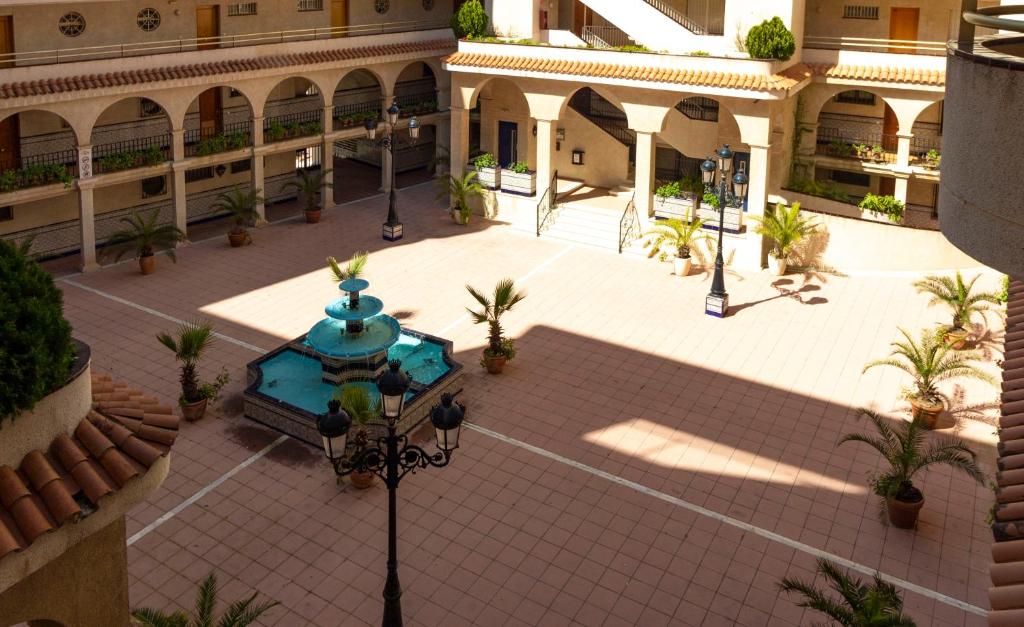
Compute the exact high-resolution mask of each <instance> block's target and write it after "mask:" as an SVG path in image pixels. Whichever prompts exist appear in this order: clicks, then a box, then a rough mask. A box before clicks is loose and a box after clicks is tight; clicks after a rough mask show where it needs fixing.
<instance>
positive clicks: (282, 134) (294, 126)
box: [263, 110, 324, 143]
mask: <svg viewBox="0 0 1024 627" xmlns="http://www.w3.org/2000/svg"><path fill="white" fill-rule="evenodd" d="M323 132H324V124H323V112H322V111H320V110H315V111H298V112H295V113H282V114H280V115H274V116H268V117H266V118H265V119H264V120H263V141H264V142H265V143H272V142H278V141H282V140H285V139H292V138H295V137H308V136H310V135H320V134H322V133H323Z"/></svg>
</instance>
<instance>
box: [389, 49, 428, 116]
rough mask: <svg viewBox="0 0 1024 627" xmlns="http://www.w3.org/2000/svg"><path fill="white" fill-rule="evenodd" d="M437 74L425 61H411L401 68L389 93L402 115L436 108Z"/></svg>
mask: <svg viewBox="0 0 1024 627" xmlns="http://www.w3.org/2000/svg"><path fill="white" fill-rule="evenodd" d="M438 76H439V74H438V73H437V71H435V70H434V68H433V67H432V66H431V64H430V63H427V62H426V61H413V62H412V63H409V64H408V65H406V66H405V67H403V68H402V70H401V71H400V72H399V73H398V75H397V77H396V79H395V84H394V87H393V89H392V90H391V94H392V96H393V97H394V99H395V102H397V103H398V106H399V108H400V109H402V111H403V115H405V114H406V113H427V112H432V111H436V110H437V86H438V83H437V77H438ZM388 105H389V106H390V103H388Z"/></svg>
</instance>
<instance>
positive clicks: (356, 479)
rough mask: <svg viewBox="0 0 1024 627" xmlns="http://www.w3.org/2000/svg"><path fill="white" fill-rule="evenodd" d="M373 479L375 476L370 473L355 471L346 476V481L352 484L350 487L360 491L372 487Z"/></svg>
mask: <svg viewBox="0 0 1024 627" xmlns="http://www.w3.org/2000/svg"><path fill="white" fill-rule="evenodd" d="M375 477H376V475H374V474H373V473H372V472H358V471H357V472H353V473H352V474H350V475H349V476H348V479H349V481H351V482H352V485H354V486H355V487H357V488H359V489H360V490H365V489H367V488H372V487H373V483H374V478H375Z"/></svg>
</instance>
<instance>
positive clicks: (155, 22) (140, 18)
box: [135, 9, 160, 33]
mask: <svg viewBox="0 0 1024 627" xmlns="http://www.w3.org/2000/svg"><path fill="white" fill-rule="evenodd" d="M135 23H136V24H138V25H139V28H141V29H142V30H144V31H146V32H147V33H149V32H152V31H155V30H156V29H157V28H159V27H160V12H159V11H157V10H156V9H143V10H141V11H139V14H138V15H137V16H136V17H135Z"/></svg>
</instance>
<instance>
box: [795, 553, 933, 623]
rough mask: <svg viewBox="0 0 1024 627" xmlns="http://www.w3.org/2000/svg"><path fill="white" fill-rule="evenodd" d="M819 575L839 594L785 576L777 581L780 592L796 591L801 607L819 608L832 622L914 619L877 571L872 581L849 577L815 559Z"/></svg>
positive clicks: (895, 621) (906, 620)
mask: <svg viewBox="0 0 1024 627" xmlns="http://www.w3.org/2000/svg"><path fill="white" fill-rule="evenodd" d="M818 574H819V575H821V579H823V580H824V582H825V583H826V584H827V585H828V587H829V588H831V590H832V591H834V592H835V593H836V594H838V595H839V598H838V599H837V598H836V597H834V596H832V595H830V594H828V593H826V592H825V591H823V590H822V589H821V588H818V587H816V586H815V585H814V583H813V582H807V581H803V580H800V579H793V578H790V577H786V578H785V579H783V580H782V582H781V583H779V588H780V589H781V590H782V591H783V592H795V593H797V594H799V595H801V596H803V599H802V600H801V601H800V602H799V603H797V605H799V606H800V607H806V608H810V609H812V610H816V611H818V612H821V613H822V614H824V615H825V616H827V617H829V618H830V619H832V621H834V622H830V623H829V624H830V625H831V624H839V625H843V626H844V627H845V626H847V625H848V626H850V627H915V625H916V623H914V621H913V619H911V618H910V617H909V616H907V615H906V614H904V613H903V599H902V598H901V597H900V593H899V590H897V589H896V586H894V585H892V584H891V583H889V582H887V581H885V580H883V579H882V578H881V577H880V576H879V575H878V574H877V573H876V574H875V577H874V579H873V580H872V582H871V583H868V584H866V583H864V582H862V581H861V580H860V579H857V578H855V577H851V576H850V575H849V573H847V572H846V571H842V570H839V568H838V567H836V565H835V564H833V563H832V562H829V561H828V560H823V559H819V560H818Z"/></svg>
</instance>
